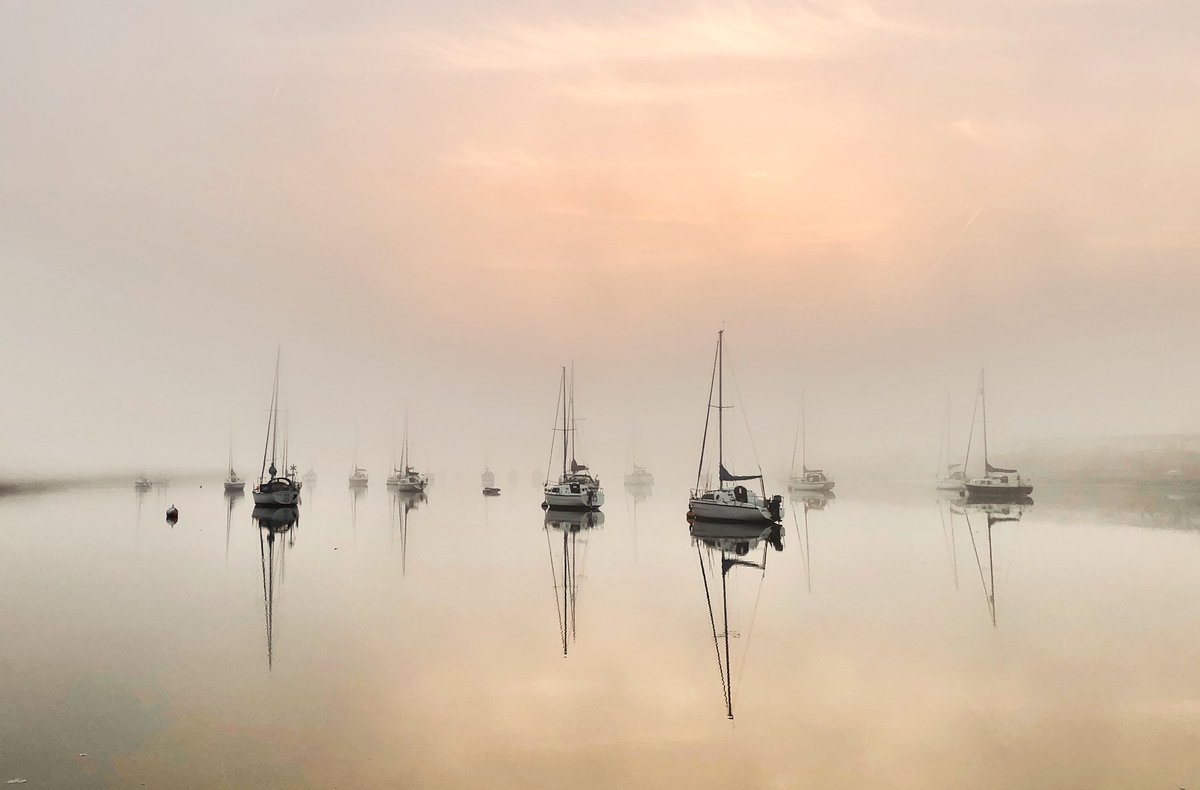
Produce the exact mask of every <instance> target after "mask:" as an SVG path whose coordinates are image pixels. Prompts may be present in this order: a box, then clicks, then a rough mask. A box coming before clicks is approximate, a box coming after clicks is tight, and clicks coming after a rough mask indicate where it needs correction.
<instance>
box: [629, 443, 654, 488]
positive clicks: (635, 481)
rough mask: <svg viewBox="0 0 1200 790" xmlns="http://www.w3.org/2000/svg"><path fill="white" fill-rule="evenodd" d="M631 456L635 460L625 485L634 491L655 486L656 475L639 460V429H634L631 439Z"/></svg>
mask: <svg viewBox="0 0 1200 790" xmlns="http://www.w3.org/2000/svg"><path fill="white" fill-rule="evenodd" d="M630 457H631V458H632V460H633V469H631V470H630V471H628V472H626V473H625V487H626V488H628V489H630V490H632V491H634V492H635V494H636V492H638V491H644V490H646V489H650V488H653V487H654V475H653V474H651V473H650V470H649V469H647V468H646V467H644V466H641V465H640V464H638V462H637V431H636V429H635V430H634V433H633V437H632V439H631V440H630Z"/></svg>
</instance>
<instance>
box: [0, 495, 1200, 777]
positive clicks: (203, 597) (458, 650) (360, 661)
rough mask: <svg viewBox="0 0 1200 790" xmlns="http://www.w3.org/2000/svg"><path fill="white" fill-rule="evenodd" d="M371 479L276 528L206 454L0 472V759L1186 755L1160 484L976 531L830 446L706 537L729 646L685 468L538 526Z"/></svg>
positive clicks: (889, 769) (438, 761)
mask: <svg viewBox="0 0 1200 790" xmlns="http://www.w3.org/2000/svg"><path fill="white" fill-rule="evenodd" d="M335 477H336V479H335ZM381 482H382V481H373V482H372V484H371V488H370V489H369V490H368V491H367V493H366V494H365V495H363V496H361V497H359V498H353V497H352V496H351V495H350V493H349V492H348V491H347V490H346V482H345V479H344V476H340V475H339V476H334V475H332V474H328V475H325V476H324V477H323V478H322V479H321V480H320V481H319V483H318V485H317V486H315V488H313V489H312V490H306V492H305V502H304V505H303V507H302V508H301V513H300V520H299V522H298V523H297V524H296V525H295V526H294V527H292V528H291V529H286V530H282V531H279V532H278V533H272V532H271V531H270V530H266V529H262V528H260V527H259V526H258V525H257V524H256V523H255V522H254V520H253V519H252V516H251V511H252V507H251V503H250V502H249V498H248V497H247V498H242V499H237V500H232V501H230V500H227V499H226V498H225V497H224V496H223V495H222V492H221V489H220V486H219V484H217V485H213V484H208V485H205V486H203V487H202V488H201V487H199V486H198V485H188V486H183V485H178V486H172V487H170V488H167V489H165V490H163V489H161V488H160V489H155V490H153V491H151V492H149V493H147V494H145V495H143V496H141V497H139V496H137V495H136V494H135V493H134V492H133V491H132V490H131V489H130V490H124V489H122V490H107V491H81V492H74V493H67V494H54V495H43V496H27V497H9V498H5V499H2V500H0V600H3V601H4V606H3V607H2V608H0V629H2V633H3V635H4V638H3V644H2V647H0V779H3V780H8V779H10V778H18V777H19V778H24V779H26V780H28V783H27V784H26V785H24V786H25V787H29V788H34V787H54V788H77V787H78V788H92V787H127V786H132V787H138V786H141V785H143V784H144V785H145V786H147V787H172V788H190V787H195V788H212V787H264V788H271V787H321V788H323V787H374V786H405V785H417V784H426V785H437V786H514V787H546V788H551V787H561V786H563V785H564V784H566V783H567V782H569V783H571V784H573V785H577V786H584V787H617V786H668V785H691V786H699V787H728V786H747V787H791V786H797V785H803V786H814V787H849V786H876V787H899V788H928V787H982V788H991V787H996V788H999V787H1088V788H1097V787H1112V788H1118V787H1119V788H1125V787H1163V788H1178V787H1200V738H1198V736H1200V661H1197V658H1198V657H1200V628H1198V624H1200V575H1198V574H1197V572H1196V569H1197V568H1198V567H1200V505H1197V503H1196V501H1195V500H1193V499H1191V498H1189V497H1187V496H1182V497H1181V496H1173V497H1171V496H1167V495H1166V494H1165V493H1163V492H1160V491H1136V490H1133V491H1123V492H1115V493H1114V492H1108V493H1103V494H1101V493H1098V492H1095V491H1091V492H1089V491H1079V490H1067V489H1062V490H1057V491H1056V490H1052V489H1047V490H1045V491H1039V492H1037V493H1038V496H1037V497H1036V499H1037V503H1036V504H1035V505H1033V506H1032V507H1030V508H1027V509H1025V510H1024V512H1023V513H1021V514H1020V519H1019V520H999V521H995V522H994V523H993V524H992V526H991V529H990V545H989V542H988V538H989V535H988V533H989V528H988V519H987V514H986V513H983V512H981V511H972V512H966V513H964V512H963V511H962V510H961V509H958V508H954V507H951V506H950V505H949V504H947V503H945V502H939V501H938V499H937V497H936V496H935V494H934V493H933V492H932V491H927V490H925V488H924V487H923V486H916V485H913V486H899V485H897V486H890V487H886V488H883V489H880V488H879V487H876V486H867V485H862V486H859V487H855V486H854V485H852V484H851V483H849V482H846V481H843V482H842V483H840V484H839V496H838V497H837V498H836V499H835V500H833V501H831V502H829V503H823V505H824V506H823V507H821V506H819V504H821V503H813V505H812V506H810V507H808V508H807V509H806V508H805V506H804V504H803V503H794V504H793V505H791V506H789V509H788V512H787V515H786V521H785V530H784V535H783V550H782V551H777V550H776V549H774V548H771V547H770V546H769V545H768V544H766V543H762V544H758V545H755V546H753V548H752V549H751V550H749V551H748V552H747V553H746V555H745V557H744V558H743V559H744V560H745V561H746V562H747V563H751V564H738V565H735V566H730V567H729V569H728V573H727V574H726V576H725V579H724V581H725V588H726V595H727V605H728V619H729V627H728V632H727V633H728V634H729V635H730V639H729V664H730V667H731V669H730V670H729V671H728V672H726V669H725V667H724V645H723V642H724V639H723V637H724V635H725V633H726V629H725V627H724V609H723V608H722V606H721V599H720V584H721V562H720V556H719V555H718V554H716V553H714V552H713V551H711V550H710V548H709V547H708V546H707V545H705V544H699V545H698V544H696V543H694V542H693V540H692V539H691V537H690V536H689V530H688V525H687V524H686V522H685V521H684V518H683V515H684V514H683V511H684V510H685V508H686V482H684V481H682V480H680V481H678V483H677V484H676V483H671V484H665V483H660V485H659V486H658V487H657V489H656V490H655V491H654V492H653V493H652V494H651V495H650V496H648V497H638V498H636V499H635V498H634V497H633V496H629V495H626V493H625V492H623V491H622V490H621V489H620V487H619V486H614V485H612V484H611V483H610V484H609V485H608V486H607V493H608V504H607V506H606V507H605V509H604V517H603V520H602V523H592V522H588V523H586V524H584V523H581V524H577V525H575V526H574V527H570V526H567V527H564V526H563V525H562V524H551V525H550V527H549V528H547V524H546V519H545V516H544V514H543V513H542V511H541V510H540V508H539V507H538V505H539V502H540V497H539V493H540V492H539V491H538V489H537V488H535V487H534V486H533V485H532V484H531V483H529V482H525V481H522V483H521V484H520V485H517V486H515V487H514V486H512V485H511V484H510V485H509V486H506V487H505V489H504V493H503V495H502V496H500V497H498V498H489V499H485V498H483V497H481V496H480V495H479V493H478V490H477V488H476V487H475V485H474V476H471V479H470V482H466V481H465V480H462V479H461V478H460V481H459V482H455V481H453V480H446V481H437V482H435V483H434V484H433V486H431V488H430V490H429V492H428V496H427V498H426V500H425V501H422V502H415V503H414V502H409V505H410V509H408V510H407V511H405V508H404V506H403V503H402V502H398V501H397V500H396V499H395V498H394V497H392V496H390V495H389V494H388V492H387V491H386V490H385V489H384V486H383V485H381ZM509 482H510V483H511V481H509ZM172 503H174V504H175V505H176V506H178V508H179V510H180V520H179V523H178V524H177V525H175V526H174V527H171V526H170V525H168V524H166V523H165V521H164V519H163V512H164V510H165V509H166V507H167V505H169V504H172ZM413 505H415V506H413ZM993 515H996V514H993ZM1010 515H1011V514H1010ZM968 517H969V525H968ZM597 521H598V520H597ZM806 521H807V525H806ZM728 556H733V555H728ZM989 557H990V562H989ZM764 564H765V570H762V569H760V568H759V567H754V566H755V565H764ZM706 582H707V584H708V585H709V598H710V599H713V600H714V602H715V606H714V610H713V616H712V619H710V610H709V606H708V603H707V601H706V588H705V584H706ZM714 636H715V637H716V639H714ZM727 679H728V687H729V689H730V694H729V697H728V699H727V697H726V685H727V684H726V680H727ZM730 709H731V710H732V713H733V718H732V719H730V718H729V711H730ZM80 755H86V756H80Z"/></svg>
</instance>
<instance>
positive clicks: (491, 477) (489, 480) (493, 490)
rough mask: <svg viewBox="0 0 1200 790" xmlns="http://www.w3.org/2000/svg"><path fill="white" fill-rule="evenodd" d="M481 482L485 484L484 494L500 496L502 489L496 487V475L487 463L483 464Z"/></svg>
mask: <svg viewBox="0 0 1200 790" xmlns="http://www.w3.org/2000/svg"><path fill="white" fill-rule="evenodd" d="M479 482H480V483H481V484H482V486H483V495H484V496H500V489H499V488H497V487H496V475H495V474H493V472H492V470H491V469H489V468H488V466H487V464H486V463H485V464H484V465H483V474H482V475H480V477H479Z"/></svg>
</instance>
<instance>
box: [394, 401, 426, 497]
mask: <svg viewBox="0 0 1200 790" xmlns="http://www.w3.org/2000/svg"><path fill="white" fill-rule="evenodd" d="M402 447H403V449H401V451H400V466H399V467H398V468H397V467H396V466H394V465H393V467H392V473H391V474H390V475H388V481H387V484H388V488H393V489H395V490H397V491H424V490H425V486H427V485H429V478H428V477H426V476H425V475H423V474H421V473H420V472H418V471H417V470H416V469H414V468H413V467H412V466H410V465H409V455H408V414H407V413H406V414H405V415H404V444H403V445H402Z"/></svg>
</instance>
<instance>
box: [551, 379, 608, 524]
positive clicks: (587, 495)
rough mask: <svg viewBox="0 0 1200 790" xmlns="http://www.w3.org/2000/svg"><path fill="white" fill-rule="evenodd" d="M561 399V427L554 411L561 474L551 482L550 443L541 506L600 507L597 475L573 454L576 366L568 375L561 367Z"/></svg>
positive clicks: (602, 497)
mask: <svg viewBox="0 0 1200 790" xmlns="http://www.w3.org/2000/svg"><path fill="white" fill-rule="evenodd" d="M559 395H560V396H561V402H560V403H559V404H558V412H559V413H561V414H562V427H561V428H559V427H557V426H558V416H559V415H558V414H555V415H554V423H555V428H554V430H555V432H558V431H562V474H561V475H559V478H558V482H556V483H552V482H550V467H551V466H553V464H554V448H553V445H552V446H551V451H550V461H549V463H548V464H547V466H546V482H545V484H544V485H543V493H544V494H545V496H546V499H545V501H544V502H542V507H543V508H562V509H575V510H599V509H600V508H601V507H602V506H603V505H604V489H603V488H601V487H600V478H598V477H593V476H592V473H591V470H589V469H588V467H587V464H581V463H579V461H578V459H577V458H576V456H575V435H576V432H577V431H576V427H575V368H574V366H572V368H571V376H570V378H568V377H567V369H566V367H563V369H562V378H561V380H560V382H559Z"/></svg>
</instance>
